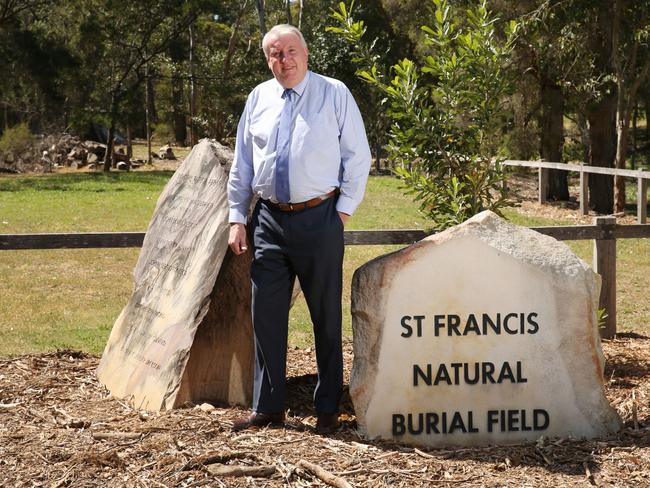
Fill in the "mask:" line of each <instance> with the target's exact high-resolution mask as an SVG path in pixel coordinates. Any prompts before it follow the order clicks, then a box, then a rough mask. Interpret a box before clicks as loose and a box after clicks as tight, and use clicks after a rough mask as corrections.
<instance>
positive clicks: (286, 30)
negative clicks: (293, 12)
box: [262, 24, 307, 59]
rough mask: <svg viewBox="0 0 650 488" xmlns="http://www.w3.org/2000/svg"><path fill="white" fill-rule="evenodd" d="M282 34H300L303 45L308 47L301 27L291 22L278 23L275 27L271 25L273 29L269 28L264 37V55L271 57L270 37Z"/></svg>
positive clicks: (299, 37)
mask: <svg viewBox="0 0 650 488" xmlns="http://www.w3.org/2000/svg"><path fill="white" fill-rule="evenodd" d="M282 34H295V35H297V36H298V39H300V42H301V44H302V46H303V47H304V48H305V49H307V43H306V42H305V38H304V37H303V36H302V32H300V29H298V28H297V27H295V26H293V25H291V24H278V25H275V26H273V27H271V30H269V31H268V32H267V33H266V34H264V38H263V39H262V51H264V56H266V58H267V59H268V57H269V45H268V42H269V39H270V38H271V37H272V36H281V35H282Z"/></svg>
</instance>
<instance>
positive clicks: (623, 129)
mask: <svg viewBox="0 0 650 488" xmlns="http://www.w3.org/2000/svg"><path fill="white" fill-rule="evenodd" d="M628 119H629V117H628V116H627V110H624V111H623V114H620V110H617V114H616V164H615V166H616V168H619V169H624V168H625V160H626V158H627V134H628V130H629V120H628ZM625 201H626V198H625V178H623V177H620V176H616V177H614V208H615V210H616V212H624V211H625V203H626V202H625Z"/></svg>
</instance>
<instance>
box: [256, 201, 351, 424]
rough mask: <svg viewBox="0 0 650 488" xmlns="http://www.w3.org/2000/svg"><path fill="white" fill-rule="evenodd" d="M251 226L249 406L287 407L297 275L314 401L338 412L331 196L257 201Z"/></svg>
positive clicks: (338, 274) (339, 235)
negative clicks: (313, 366) (287, 205)
mask: <svg viewBox="0 0 650 488" xmlns="http://www.w3.org/2000/svg"><path fill="white" fill-rule="evenodd" d="M252 226H253V246H254V250H255V258H254V260H253V265H252V268H251V281H252V285H253V303H252V315H253V328H254V332H255V350H256V354H255V378H254V387H253V388H254V390H253V410H254V411H256V412H261V413H277V412H283V411H284V401H285V395H286V387H285V384H286V361H287V335H288V320H289V306H290V303H291V294H292V291H293V284H294V281H295V278H296V276H297V277H298V280H299V281H300V286H301V287H302V291H303V293H304V295H305V299H306V301H307V305H308V307H309V313H310V315H311V319H312V323H313V326H314V339H315V343H316V363H317V365H318V384H317V386H316V391H315V392H314V406H315V407H316V411H317V412H319V413H336V412H337V410H338V403H339V399H340V397H341V389H342V384H343V354H342V348H341V292H342V287H343V285H342V282H343V278H342V267H343V247H344V246H343V224H342V223H341V219H340V217H339V216H338V213H337V212H336V198H330V199H328V200H325V201H324V202H323V203H321V204H320V205H318V206H317V207H314V208H309V209H305V210H302V211H298V212H282V211H280V210H277V209H274V208H273V207H270V206H269V205H267V204H266V203H265V202H264V201H260V202H258V204H257V206H256V207H255V210H254V212H253V218H252Z"/></svg>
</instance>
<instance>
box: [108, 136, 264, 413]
mask: <svg viewBox="0 0 650 488" xmlns="http://www.w3.org/2000/svg"><path fill="white" fill-rule="evenodd" d="M231 163H232V152H231V151H230V150H228V149H226V148H225V147H223V146H221V145H219V144H217V143H215V142H211V141H209V140H207V139H204V140H202V141H200V142H199V143H198V144H197V145H196V146H195V147H194V148H193V149H192V152H191V153H190V154H189V155H188V157H187V158H186V159H185V161H184V162H183V164H182V165H181V166H180V167H179V168H178V170H177V171H176V173H175V174H174V175H173V177H172V178H171V180H170V181H169V183H168V184H167V186H166V187H165V189H164V191H163V193H162V194H161V196H160V198H159V199H158V203H157V205H156V209H155V211H154V215H153V218H152V220H151V223H150V225H149V229H148V230H147V234H146V236H145V239H144V243H143V246H142V250H141V252H140V257H139V259H138V263H137V265H136V268H135V271H134V282H135V283H134V291H133V294H132V296H131V298H130V299H129V302H128V303H127V305H126V307H125V308H124V310H123V311H122V313H121V314H120V316H119V317H118V318H117V321H116V322H115V324H114V326H113V330H112V331H111V335H110V338H109V340H108V343H107V345H106V348H105V350H104V354H103V356H102V359H101V362H100V365H99V368H98V371H97V374H98V377H99V379H100V381H101V382H102V383H103V384H104V385H106V387H107V388H108V389H109V390H110V391H111V393H112V394H113V395H115V396H117V397H120V398H128V399H129V400H130V401H131V402H132V404H133V405H134V406H136V407H138V408H143V409H148V410H159V409H170V408H174V407H177V406H179V405H181V404H183V403H185V402H188V401H192V402H195V403H197V402H199V401H204V400H212V401H216V402H222V403H229V404H249V403H250V399H251V396H252V375H253V373H252V371H253V360H254V356H253V354H254V349H253V337H252V326H251V318H250V278H249V270H250V261H251V255H247V256H240V257H238V258H237V259H231V257H232V256H231V255H230V253H229V252H228V254H227V249H228V232H229V224H228V201H227V190H226V185H227V181H228V171H229V168H230V164H231Z"/></svg>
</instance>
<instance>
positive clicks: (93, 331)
mask: <svg viewBox="0 0 650 488" xmlns="http://www.w3.org/2000/svg"><path fill="white" fill-rule="evenodd" d="M171 174H172V173H171V172H154V171H149V172H137V171H135V172H131V173H110V174H97V173H71V174H61V175H45V176H29V177H24V176H9V177H5V176H3V177H1V178H0V233H5V234H8V233H35V232H88V231H138V230H145V229H146V228H147V225H148V222H149V219H150V218H151V214H152V212H153V209H154V207H155V203H156V199H157V198H158V195H159V194H160V192H161V191H162V188H163V187H164V185H165V183H166V182H167V181H168V179H169V178H170V177H171ZM506 215H507V217H508V218H509V219H510V220H512V221H513V222H515V223H517V224H521V225H558V224H563V223H564V222H554V221H549V220H545V219H531V218H528V217H523V216H522V215H521V214H519V213H517V211H516V209H511V210H508V211H507V212H506ZM427 226H428V222H427V220H426V219H425V218H423V217H422V216H421V215H420V214H419V213H418V211H417V206H416V205H415V204H413V202H412V201H411V199H410V197H407V196H405V195H403V194H402V192H401V190H400V183H399V181H398V180H396V179H394V178H391V177H371V178H370V180H369V183H368V190H367V194H366V199H365V200H364V202H363V204H362V205H361V207H360V208H359V210H358V211H357V213H356V214H355V216H354V217H353V218H352V219H351V220H350V222H349V225H348V228H349V229H397V228H418V229H426V228H427ZM570 245H571V247H572V248H573V249H574V250H575V251H576V253H577V254H578V255H579V256H581V257H582V258H583V259H585V260H587V261H588V262H591V252H592V250H591V248H592V244H591V242H588V241H581V242H573V243H570ZM398 247H399V246H349V247H348V248H347V249H346V257H345V269H344V280H345V285H344V290H345V292H344V302H343V303H344V334H345V335H346V336H347V337H351V327H350V311H349V303H350V296H349V293H350V281H351V279H352V274H353V272H354V270H355V269H356V268H357V267H359V266H361V265H362V264H363V263H365V262H366V261H368V260H370V259H372V258H374V257H376V256H378V255H381V254H384V253H386V252H389V251H391V250H394V249H396V248H398ZM138 252H139V250H138V249H90V250H83V249H71V250H54V251H0V295H1V296H2V300H1V301H0V357H1V356H7V355H13V354H22V353H29V352H43V351H52V350H55V349H61V348H73V349H80V350H84V351H88V352H92V353H100V352H101V351H102V349H103V346H104V344H105V342H106V339H107V337H108V334H109V333H110V329H111V327H112V325H113V322H114V321H115V319H116V318H117V315H118V314H119V312H120V311H121V309H122V307H123V306H124V305H125V304H126V302H127V300H128V298H129V296H130V293H131V289H132V277H131V273H132V270H133V268H134V266H135V263H136V261H137V258H138ZM618 258H619V261H618V266H619V274H618V293H619V295H618V296H619V298H618V307H619V330H622V331H631V330H633V331H635V332H638V333H642V334H646V335H647V334H649V333H650V305H648V302H650V301H649V300H647V299H646V297H645V295H646V294H647V286H648V276H650V240H649V239H645V240H640V239H628V240H621V241H619V246H618ZM290 331H291V332H290V345H291V346H292V347H308V346H310V345H312V343H313V340H312V336H311V325H310V321H309V314H308V311H307V307H306V305H305V303H304V300H302V299H299V300H298V301H297V303H296V305H295V307H294V308H293V310H292V313H291V319H290Z"/></svg>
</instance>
